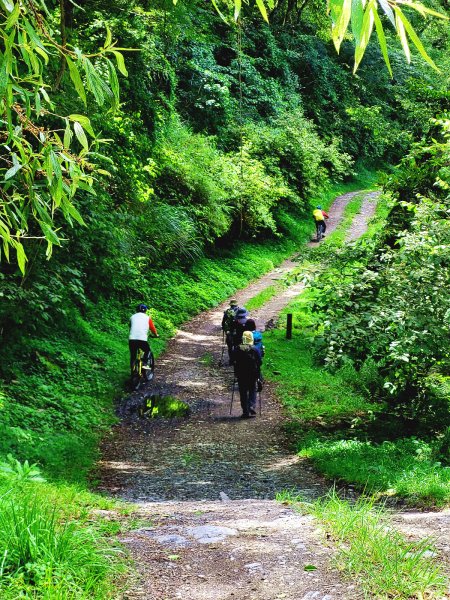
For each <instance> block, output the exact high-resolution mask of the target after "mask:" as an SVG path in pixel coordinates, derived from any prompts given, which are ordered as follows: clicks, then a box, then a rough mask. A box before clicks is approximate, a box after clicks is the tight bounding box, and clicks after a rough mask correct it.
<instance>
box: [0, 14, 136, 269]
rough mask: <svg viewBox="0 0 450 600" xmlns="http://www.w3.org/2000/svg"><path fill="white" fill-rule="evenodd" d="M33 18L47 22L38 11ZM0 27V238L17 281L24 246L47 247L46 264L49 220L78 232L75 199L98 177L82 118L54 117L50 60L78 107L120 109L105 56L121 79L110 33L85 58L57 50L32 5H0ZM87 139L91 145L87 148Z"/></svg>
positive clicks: (53, 237) (54, 237)
mask: <svg viewBox="0 0 450 600" xmlns="http://www.w3.org/2000/svg"><path fill="white" fill-rule="evenodd" d="M39 10H43V11H46V12H47V14H49V13H48V10H47V8H46V6H45V4H44V3H42V6H41V7H40V9H39ZM0 19H1V20H2V25H1V28H0V37H1V38H2V40H3V44H2V50H1V68H0V111H1V113H2V114H3V115H4V118H3V121H2V126H1V131H0V137H1V139H2V141H3V142H4V146H3V152H4V154H3V156H2V161H1V167H0V178H1V179H2V180H3V185H2V189H3V192H2V198H1V200H0V238H1V240H2V242H3V255H4V257H5V258H6V259H7V260H10V250H11V249H13V250H15V252H16V257H17V264H18V266H19V268H20V270H21V272H22V273H24V272H25V265H26V261H27V260H28V259H27V254H26V249H25V247H24V244H23V242H24V241H25V240H27V238H31V239H36V238H38V239H43V240H46V242H47V257H49V256H50V255H51V253H52V247H53V245H54V244H57V245H59V244H60V243H61V237H62V236H61V234H60V233H59V232H58V229H59V228H60V226H59V224H57V223H56V221H55V215H61V216H62V218H63V220H64V221H66V222H67V223H68V224H69V225H73V223H74V222H76V223H78V224H83V219H82V216H81V215H80V213H79V211H78V210H77V208H76V206H75V204H74V196H75V194H76V192H77V191H78V190H80V189H81V190H86V191H88V192H93V189H92V188H93V182H94V176H95V171H97V173H101V170H98V169H96V165H95V162H93V160H92V159H93V157H94V154H95V152H97V151H98V142H97V140H96V139H95V133H94V131H93V129H92V127H91V123H90V120H89V118H88V117H87V116H85V115H82V114H67V115H58V114H55V103H54V100H52V96H51V85H50V82H51V80H52V68H53V69H54V68H55V64H54V63H56V64H57V62H56V57H58V56H59V57H60V58H61V71H60V73H61V76H62V74H63V73H64V69H65V67H66V65H67V67H68V70H69V74H70V79H71V80H72V85H73V87H74V88H75V90H76V94H77V96H78V97H79V98H80V99H81V100H82V101H83V103H84V104H85V105H86V102H87V96H86V92H87V91H89V92H90V93H91V94H92V95H93V97H94V98H95V101H96V102H97V104H98V105H100V106H101V105H103V104H104V103H105V101H106V102H107V103H108V104H110V105H111V106H112V107H115V106H117V105H118V103H119V86H118V80H117V74H116V70H115V67H114V65H113V63H112V62H111V60H110V58H109V57H108V56H109V55H110V56H112V57H115V59H116V60H117V64H118V68H119V70H120V71H121V72H122V73H123V74H126V70H125V67H124V63H123V57H122V55H121V54H120V52H118V51H117V50H116V49H115V44H113V43H112V37H111V32H110V30H109V29H108V30H107V34H106V41H105V42H104V44H103V47H102V49H101V50H100V51H99V52H98V53H97V54H95V55H92V56H87V55H85V54H83V53H82V52H81V51H80V50H79V49H78V48H76V47H70V46H68V45H66V42H65V40H64V39H63V40H62V44H61V43H60V41H58V40H57V39H56V37H55V33H54V31H53V26H52V25H51V24H50V23H48V22H46V21H45V19H44V17H43V15H42V14H40V13H39V12H38V9H37V7H36V6H35V5H34V3H30V4H29V5H28V4H23V3H20V2H3V3H2V5H1V7H0ZM93 60H95V61H96V65H94V63H93ZM82 76H84V77H85V81H83V80H82ZM58 79H60V76H59V75H58ZM86 133H87V134H88V135H89V136H90V137H92V138H94V139H93V142H92V143H90V142H89V140H88V137H87V135H86ZM75 140H76V141H75Z"/></svg>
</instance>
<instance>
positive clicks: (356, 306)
mask: <svg viewBox="0 0 450 600" xmlns="http://www.w3.org/2000/svg"><path fill="white" fill-rule="evenodd" d="M425 155H426V156H427V157H429V156H431V157H432V158H431V159H430V160H426V159H425ZM446 156H448V142H445V141H444V142H443V143H438V142H435V143H434V144H432V145H431V146H427V147H426V149H424V148H418V149H417V150H415V151H414V152H413V153H412V155H411V156H409V157H407V158H406V159H405V160H404V163H403V164H402V166H401V167H400V169H399V171H398V173H397V174H396V175H394V176H393V177H392V180H391V182H390V183H389V185H390V186H391V189H393V190H395V192H394V193H395V194H396V195H398V200H396V202H395V203H394V205H393V207H392V209H391V212H390V216H389V222H390V223H389V225H390V226H389V227H388V228H387V229H385V230H384V232H383V236H381V237H380V238H379V239H378V241H375V242H374V244H373V245H372V246H369V247H367V248H366V250H364V249H361V251H360V258H359V259H358V262H355V261H354V260H353V263H352V262H351V252H353V250H350V254H349V252H347V253H345V252H344V253H343V254H342V255H341V257H340V258H339V259H338V260H339V261H340V265H341V269H340V272H341V283H340V285H339V286H338V287H336V285H335V280H334V276H333V273H332V272H330V274H329V275H328V276H325V277H323V278H322V279H321V281H320V282H319V284H318V288H319V295H318V299H317V307H318V308H320V309H321V310H324V312H325V314H326V319H327V322H326V327H325V330H324V334H323V338H322V340H323V350H321V351H320V353H321V354H322V356H323V359H324V361H325V363H326V364H327V365H328V366H329V367H331V368H337V367H340V366H342V365H343V364H345V363H346V361H348V360H351V361H352V362H353V363H354V365H355V366H356V367H357V368H363V367H364V365H366V364H367V362H366V361H367V360H370V361H372V363H373V362H376V363H377V370H376V372H375V371H374V380H373V381H372V383H371V384H370V386H371V388H372V390H373V392H374V393H376V394H377V395H378V396H383V397H385V398H387V399H388V400H389V401H390V403H391V405H392V407H393V410H395V412H397V413H398V414H399V415H401V416H402V418H403V419H410V420H413V421H416V422H417V421H419V422H421V423H422V425H425V426H426V427H427V428H428V429H433V428H434V427H437V428H442V427H446V426H448V423H449V421H448V414H449V413H448V408H449V405H448V395H446V383H445V382H446V377H447V376H448V368H449V354H448V347H447V344H446V343H445V340H446V336H447V331H448V315H449V314H450V313H449V311H450V305H449V303H448V299H449V297H450V290H449V288H448V278H447V274H446V273H447V269H448V261H449V255H448V242H449V228H448V218H447V212H448V199H447V198H446V196H447V193H448V192H447V189H446V186H447V183H446V180H448V174H447V172H446V170H447V167H446V162H447V159H446ZM412 163H414V165H415V169H416V175H415V177H414V178H411V179H407V178H408V174H409V173H410V172H411V170H412V168H411V165H412ZM422 165H423V167H422ZM436 180H437V184H438V185H437V187H436V186H433V183H434V181H436ZM403 186H404V187H403ZM428 186H429V187H428ZM431 186H433V187H431ZM427 187H428V196H429V197H426V196H424V195H422V194H423V193H426V188H427ZM408 191H409V198H408V201H407V200H406V196H407V194H408ZM403 198H404V199H403ZM383 242H384V243H383ZM361 259H362V260H361ZM342 274H344V277H342ZM411 290H414V302H413V303H412V302H411ZM374 384H376V385H374Z"/></svg>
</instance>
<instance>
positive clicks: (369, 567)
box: [300, 492, 446, 600]
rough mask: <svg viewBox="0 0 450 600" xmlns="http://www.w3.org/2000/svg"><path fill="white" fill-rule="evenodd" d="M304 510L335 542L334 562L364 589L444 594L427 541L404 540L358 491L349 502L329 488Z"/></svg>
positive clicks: (384, 593) (405, 596)
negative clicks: (322, 526)
mask: <svg viewBox="0 0 450 600" xmlns="http://www.w3.org/2000/svg"><path fill="white" fill-rule="evenodd" d="M304 506H305V505H300V507H301V508H302V507H304ZM307 510H308V512H311V513H312V514H313V515H314V516H316V517H317V518H318V519H319V520H320V521H322V522H323V524H324V527H325V530H326V531H327V533H328V534H330V535H331V536H332V538H333V539H334V540H335V541H336V542H337V544H338V547H339V551H338V555H337V557H336V561H337V564H338V567H340V568H341V569H342V570H344V571H345V572H346V573H347V574H348V575H349V576H351V578H352V581H356V582H357V584H358V585H360V586H361V588H362V589H363V590H364V592H365V593H366V594H370V595H374V596H375V597H376V598H379V599H380V600H387V599H388V598H397V599H398V600H410V599H412V598H415V599H417V600H420V599H421V598H424V597H427V598H441V597H442V594H445V591H444V590H445V588H446V578H445V576H444V574H443V572H442V569H441V568H440V567H439V565H438V564H437V561H436V558H435V555H436V551H435V547H434V545H433V543H432V542H431V541H430V540H427V539H424V540H421V541H408V540H406V539H405V538H404V537H403V536H402V534H401V533H399V532H398V531H396V530H395V528H394V527H393V526H392V523H391V520H390V518H389V515H388V514H387V512H386V510H385V509H384V508H383V507H382V506H381V507H380V506H377V505H375V502H374V500H373V499H367V498H364V497H362V498H360V499H359V500H358V501H357V502H355V503H350V502H346V501H345V500H342V499H341V498H339V496H338V495H337V494H336V493H335V492H332V493H331V494H329V496H327V497H325V498H323V499H321V500H319V501H317V502H316V503H315V504H314V505H312V506H310V507H307Z"/></svg>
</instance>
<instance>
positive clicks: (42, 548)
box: [0, 480, 124, 600]
mask: <svg viewBox="0 0 450 600" xmlns="http://www.w3.org/2000/svg"><path fill="white" fill-rule="evenodd" d="M11 483H12V482H10V481H9V480H6V482H5V480H0V552H1V555H2V562H1V566H0V594H1V597H2V598H5V600H9V599H10V600H12V599H13V598H17V597H19V596H20V597H24V598H42V599H48V600H50V599H51V598H52V599H53V598H73V599H74V600H76V599H78V598H79V599H80V600H81V599H86V598H98V599H100V598H102V599H103V598H110V597H112V593H110V590H111V587H112V583H113V580H114V579H116V585H117V584H119V581H118V575H119V574H122V573H123V572H124V569H123V566H122V564H121V563H120V562H119V561H118V558H119V557H120V552H119V551H118V548H115V547H114V545H113V544H112V543H111V542H109V541H108V540H107V535H108V534H107V533H105V532H106V531H112V528H111V526H109V529H108V528H106V527H105V525H106V523H105V524H104V523H103V522H102V521H101V517H99V516H93V514H92V513H91V511H92V509H94V508H95V507H99V508H106V507H108V508H111V503H109V505H107V504H106V503H105V502H104V501H103V500H102V499H101V498H100V497H95V496H93V495H90V494H88V493H86V492H84V493H80V492H78V491H77V490H76V489H74V488H69V487H64V486H62V485H61V486H59V487H55V486H51V485H48V484H45V483H40V484H33V483H32V482H30V481H29V482H28V483H27V482H24V481H23V480H22V481H20V482H19V481H15V482H14V486H13V487H12V486H11ZM115 508H116V507H115ZM117 508H118V507H117Z"/></svg>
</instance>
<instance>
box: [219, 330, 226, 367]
mask: <svg viewBox="0 0 450 600" xmlns="http://www.w3.org/2000/svg"><path fill="white" fill-rule="evenodd" d="M224 353H225V331H222V354H221V355H220V360H219V367H221V366H222V365H223V355H224Z"/></svg>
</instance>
